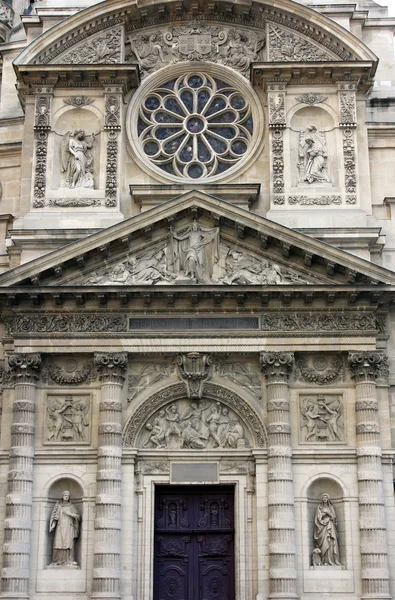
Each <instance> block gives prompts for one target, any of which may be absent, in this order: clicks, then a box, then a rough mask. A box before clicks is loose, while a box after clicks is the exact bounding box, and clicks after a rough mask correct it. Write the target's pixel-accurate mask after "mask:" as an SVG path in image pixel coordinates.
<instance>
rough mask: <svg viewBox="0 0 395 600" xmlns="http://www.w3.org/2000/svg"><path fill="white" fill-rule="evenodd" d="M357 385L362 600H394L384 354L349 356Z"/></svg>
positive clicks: (363, 353) (370, 353)
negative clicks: (382, 410) (381, 381)
mask: <svg viewBox="0 0 395 600" xmlns="http://www.w3.org/2000/svg"><path fill="white" fill-rule="evenodd" d="M348 363H349V366H350V370H351V375H352V377H353V378H354V381H355V390H356V396H357V397H356V406H355V410H356V423H357V468H358V488H359V523H360V525H359V527H360V536H361V571H362V575H361V577H362V600H364V599H366V600H367V599H368V598H369V599H372V600H383V599H387V598H391V595H390V590H389V570H388V555H387V532H386V519H385V505H384V489H383V469H382V464H381V446H380V426H379V417H378V401H377V390H376V380H377V379H378V378H379V377H380V376H381V375H382V372H383V370H384V371H386V370H387V369H388V367H387V364H388V359H387V357H386V356H385V355H384V354H382V353H381V352H349V355H348Z"/></svg>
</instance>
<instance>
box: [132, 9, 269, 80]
mask: <svg viewBox="0 0 395 600" xmlns="http://www.w3.org/2000/svg"><path fill="white" fill-rule="evenodd" d="M127 42H128V43H129V45H130V51H129V53H128V54H127V56H126V60H127V61H137V62H138V64H139V66H140V69H141V72H142V76H143V77H145V76H146V75H148V74H150V73H153V72H154V71H156V70H157V69H160V68H161V67H163V66H165V65H167V64H170V63H178V62H181V61H199V60H204V61H209V62H214V63H217V64H220V65H226V66H228V67H231V68H232V69H235V70H237V71H239V72H240V73H242V74H243V75H245V76H248V75H249V68H250V65H251V63H252V62H256V61H258V60H261V59H262V49H263V48H264V46H265V33H264V32H263V31H260V32H259V33H258V32H256V31H253V30H250V29H244V28H235V27H224V26H214V25H208V24H207V23H202V22H197V21H196V22H191V23H188V24H187V25H181V26H178V27H168V28H164V29H159V30H155V31H148V32H143V33H137V34H131V35H129V36H128V40H127Z"/></svg>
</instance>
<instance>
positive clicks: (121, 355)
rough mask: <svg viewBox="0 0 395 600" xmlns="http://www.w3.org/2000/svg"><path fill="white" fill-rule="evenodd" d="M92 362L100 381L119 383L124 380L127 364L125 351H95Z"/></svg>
mask: <svg viewBox="0 0 395 600" xmlns="http://www.w3.org/2000/svg"><path fill="white" fill-rule="evenodd" d="M94 363H95V365H96V367H97V370H98V372H99V378H100V381H101V382H102V383H119V384H122V383H123V382H124V381H125V377H126V375H125V373H126V369H127V366H128V354H127V352H96V354H95V357H94Z"/></svg>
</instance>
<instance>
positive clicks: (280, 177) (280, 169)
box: [271, 129, 284, 204]
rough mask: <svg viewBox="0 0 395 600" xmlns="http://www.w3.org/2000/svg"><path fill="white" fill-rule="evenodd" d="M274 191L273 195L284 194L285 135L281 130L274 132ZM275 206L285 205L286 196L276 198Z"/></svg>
mask: <svg viewBox="0 0 395 600" xmlns="http://www.w3.org/2000/svg"><path fill="white" fill-rule="evenodd" d="M271 137H272V169H273V176H272V181H273V183H272V186H273V187H272V189H273V194H284V140H283V137H284V134H283V131H282V130H281V129H273V130H272V135H271ZM276 199H277V202H276V200H275V204H283V203H284V196H276Z"/></svg>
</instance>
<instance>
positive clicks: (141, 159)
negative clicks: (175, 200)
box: [126, 61, 264, 184]
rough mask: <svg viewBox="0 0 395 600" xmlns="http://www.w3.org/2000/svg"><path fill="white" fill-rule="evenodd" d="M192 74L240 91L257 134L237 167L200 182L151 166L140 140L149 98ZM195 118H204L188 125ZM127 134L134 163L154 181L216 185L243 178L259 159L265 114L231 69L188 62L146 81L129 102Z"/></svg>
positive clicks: (246, 82)
mask: <svg viewBox="0 0 395 600" xmlns="http://www.w3.org/2000/svg"><path fill="white" fill-rule="evenodd" d="M189 73H190V74H202V75H203V76H206V75H207V76H209V77H212V78H216V79H219V80H221V81H224V82H225V83H228V84H229V86H231V87H233V88H235V90H236V91H238V92H239V93H240V94H241V95H242V96H244V97H245V98H246V99H247V100H248V102H249V105H250V109H251V116H252V119H253V131H252V134H251V140H250V142H249V146H248V148H247V150H246V152H245V154H244V155H243V157H242V158H240V159H239V160H238V161H237V162H236V163H235V164H234V165H233V166H231V167H229V168H228V169H227V170H225V171H224V172H221V173H217V174H215V175H212V176H211V175H207V176H201V177H198V178H192V177H185V176H180V175H176V174H171V173H168V172H165V171H164V170H163V169H161V168H160V167H159V166H157V165H156V164H154V163H153V162H151V160H150V157H149V156H148V155H147V154H146V152H145V151H144V149H143V144H142V142H141V141H140V139H139V133H138V119H137V115H139V114H140V107H142V106H143V104H144V102H145V100H146V99H147V98H148V96H149V95H150V94H154V93H155V90H156V89H157V88H159V87H161V86H163V85H164V84H165V83H167V82H168V81H170V80H173V79H178V78H179V77H182V76H186V75H188V74H189ZM194 117H198V118H200V115H197V114H193V113H192V114H189V115H188V116H187V117H186V119H185V123H187V122H189V121H190V120H191V119H192V118H194ZM184 128H186V125H184ZM126 132H127V138H128V142H129V146H130V150H131V154H132V157H133V159H134V160H135V162H136V163H137V164H138V165H139V166H140V167H141V168H142V169H143V171H145V172H146V173H148V174H149V175H151V176H152V177H153V178H154V179H156V180H159V181H161V182H172V183H184V184H185V183H188V184H191V183H194V182H196V183H202V182H208V183H215V182H218V181H222V180H224V179H228V180H230V179H232V178H234V177H235V176H236V175H237V176H238V175H240V174H241V173H242V172H244V171H245V170H246V169H247V168H249V167H250V166H251V165H252V164H253V162H254V161H255V159H256V158H257V157H258V156H259V154H260V152H261V151H262V148H263V145H264V139H263V132H264V113H263V109H262V106H261V102H260V100H259V98H258V95H257V94H256V92H255V91H254V90H253V88H252V85H251V83H250V82H249V80H248V79H246V78H245V77H243V76H242V75H240V74H239V73H237V72H235V71H234V70H232V69H230V68H229V67H225V66H222V65H213V64H212V63H207V62H203V61H199V62H194V61H188V62H184V63H181V64H178V65H169V66H166V67H164V68H163V69H161V70H160V71H157V72H155V73H153V74H152V75H150V76H149V77H147V78H146V79H145V80H144V81H143V83H142V84H141V86H140V88H139V89H138V90H137V92H136V93H135V94H134V96H133V97H132V99H131V100H130V102H129V106H128V109H127V112H126ZM193 164H196V165H200V164H201V163H199V162H196V163H193ZM202 164H203V163H202ZM188 169H189V167H188Z"/></svg>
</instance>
